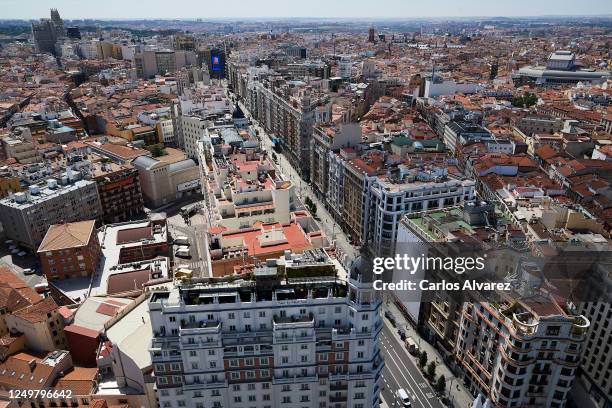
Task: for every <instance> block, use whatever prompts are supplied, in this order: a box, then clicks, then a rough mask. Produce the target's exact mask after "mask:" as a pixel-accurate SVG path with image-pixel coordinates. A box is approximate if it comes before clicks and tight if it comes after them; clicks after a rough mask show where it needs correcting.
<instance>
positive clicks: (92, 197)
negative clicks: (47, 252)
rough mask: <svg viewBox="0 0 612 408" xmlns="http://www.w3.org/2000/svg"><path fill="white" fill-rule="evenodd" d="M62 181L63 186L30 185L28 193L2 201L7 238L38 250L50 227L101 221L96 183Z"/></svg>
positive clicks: (1, 218)
mask: <svg viewBox="0 0 612 408" xmlns="http://www.w3.org/2000/svg"><path fill="white" fill-rule="evenodd" d="M62 179H63V180H62V183H58V182H57V180H55V179H49V180H47V182H46V183H41V184H36V185H31V186H30V188H29V190H28V191H27V192H19V193H16V194H14V195H13V196H11V197H6V198H4V199H2V200H0V221H1V222H2V225H3V226H4V230H5V231H6V235H7V237H8V238H10V239H13V240H15V241H16V242H18V243H19V244H21V245H23V246H25V247H27V248H30V249H32V250H35V249H36V248H38V246H39V245H40V243H41V242H42V240H43V238H44V236H45V234H46V232H47V229H48V228H49V225H51V224H59V223H63V222H73V221H81V220H96V219H99V218H100V217H101V215H102V206H101V204H100V196H99V195H98V189H97V186H96V183H95V182H94V181H90V180H78V181H72V182H71V181H70V179H69V176H64V177H62Z"/></svg>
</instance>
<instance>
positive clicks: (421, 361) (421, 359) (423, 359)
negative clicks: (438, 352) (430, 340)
mask: <svg viewBox="0 0 612 408" xmlns="http://www.w3.org/2000/svg"><path fill="white" fill-rule="evenodd" d="M426 365H427V352H426V351H425V350H423V351H422V352H421V355H420V356H419V367H421V369H423V368H425V366H426Z"/></svg>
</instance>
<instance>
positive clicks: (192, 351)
mask: <svg viewBox="0 0 612 408" xmlns="http://www.w3.org/2000/svg"><path fill="white" fill-rule="evenodd" d="M197 355H198V353H197V352H196V351H195V350H189V357H195V356H197Z"/></svg>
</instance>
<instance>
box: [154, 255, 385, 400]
mask: <svg viewBox="0 0 612 408" xmlns="http://www.w3.org/2000/svg"><path fill="white" fill-rule="evenodd" d="M319 251H321V250H319ZM329 262H330V261H329V258H327V259H324V260H321V258H320V254H311V256H310V257H309V258H300V259H299V261H298V259H297V258H295V255H291V254H286V255H285V256H284V257H282V258H280V259H278V260H269V261H268V262H267V263H266V265H260V266H257V267H255V269H254V276H255V282H251V283H246V282H242V283H238V282H234V283H226V284H216V285H195V286H190V287H187V286H185V287H181V286H179V287H177V288H174V289H173V290H170V291H157V292H154V293H153V294H152V295H151V297H150V299H149V309H150V312H151V324H152V328H153V332H154V335H153V340H152V344H151V348H150V352H151V358H152V362H153V369H154V373H155V378H156V379H157V384H156V391H157V397H158V399H159V404H160V406H161V407H163V408H173V407H195V408H209V407H215V408H223V407H228V408H229V407H231V408H246V407H258V408H272V407H291V408H293V407H312V408H321V407H347V408H348V407H352V408H369V407H378V406H379V395H380V387H381V373H382V369H383V366H384V363H383V360H382V356H381V351H380V346H379V342H378V338H379V335H380V331H381V328H382V321H381V317H380V308H381V301H380V300H379V299H377V298H376V297H375V296H374V293H373V291H372V287H371V283H370V284H366V283H360V281H361V275H358V274H357V273H356V272H355V273H354V274H353V275H352V276H351V277H350V278H348V279H345V278H340V279H338V278H335V277H334V276H330V275H329V274H328V273H327V272H329V269H328V268H327V266H328V265H329ZM294 263H299V264H300V267H299V268H298V269H300V268H302V271H303V268H304V267H306V268H308V267H310V266H312V267H315V268H318V270H319V271H320V270H322V269H321V268H322V267H323V268H324V269H325V270H326V272H325V273H322V274H321V276H312V275H311V276H310V277H305V276H307V275H310V274H305V275H301V276H302V277H301V278H299V279H298V278H295V279H293V278H287V276H290V275H291V274H292V273H293V272H288V271H290V270H292V264H294ZM281 266H282V267H283V268H284V270H285V271H286V272H281V268H280V267H281ZM332 273H333V272H332ZM338 273H339V272H338ZM285 274H286V275H285ZM292 276H296V277H297V276H300V274H299V273H298V274H297V275H292Z"/></svg>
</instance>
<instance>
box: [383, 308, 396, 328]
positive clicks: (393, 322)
mask: <svg viewBox="0 0 612 408" xmlns="http://www.w3.org/2000/svg"><path fill="white" fill-rule="evenodd" d="M385 317H386V318H387V320H389V323H391V326H393V327H395V325H396V323H395V317H394V316H393V314H392V313H391V312H389V311H386V312H385Z"/></svg>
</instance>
